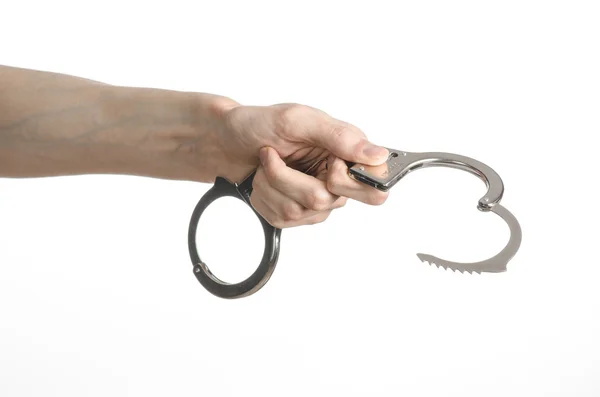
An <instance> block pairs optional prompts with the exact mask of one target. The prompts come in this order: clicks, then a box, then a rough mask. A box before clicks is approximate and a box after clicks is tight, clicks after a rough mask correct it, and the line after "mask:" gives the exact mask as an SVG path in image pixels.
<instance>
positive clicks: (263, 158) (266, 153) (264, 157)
mask: <svg viewBox="0 0 600 397" xmlns="http://www.w3.org/2000/svg"><path fill="white" fill-rule="evenodd" d="M268 156H269V149H268V148H267V147H264V148H261V149H260V151H259V152H258V158H259V159H260V163H261V164H262V165H263V166H264V165H265V163H266V162H267V157H268Z"/></svg>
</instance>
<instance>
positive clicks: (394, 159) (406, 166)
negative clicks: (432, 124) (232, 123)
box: [188, 148, 521, 299]
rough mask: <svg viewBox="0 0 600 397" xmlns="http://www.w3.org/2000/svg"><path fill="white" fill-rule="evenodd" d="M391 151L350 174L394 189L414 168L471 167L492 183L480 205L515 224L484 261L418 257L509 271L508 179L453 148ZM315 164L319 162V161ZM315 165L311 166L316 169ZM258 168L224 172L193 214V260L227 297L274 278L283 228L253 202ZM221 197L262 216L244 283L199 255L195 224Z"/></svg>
mask: <svg viewBox="0 0 600 397" xmlns="http://www.w3.org/2000/svg"><path fill="white" fill-rule="evenodd" d="M388 151H389V157H388V159H387V161H386V162H385V163H384V164H381V165H378V166H367V165H361V164H350V165H349V168H348V174H349V175H350V177H351V178H353V179H355V180H357V181H359V182H362V183H365V184H367V185H369V186H372V187H374V188H376V189H379V190H381V191H384V192H385V191H388V190H390V189H391V188H392V187H393V186H394V185H395V184H396V183H398V182H399V181H400V179H402V178H403V177H404V176H406V175H407V174H408V173H410V172H411V171H414V170H416V169H419V168H427V167H450V168H457V169H460V170H464V171H468V172H470V173H471V174H473V175H475V176H477V177H478V178H479V179H481V180H482V181H483V182H484V183H485V184H486V187H487V192H486V194H485V195H484V196H483V197H482V198H480V199H479V201H478V203H477V209H479V210H480V211H483V212H493V213H495V214H496V215H498V216H499V217H500V218H502V219H503V220H504V221H505V222H506V223H507V225H508V227H509V229H510V238H509V241H508V243H507V244H506V246H505V247H504V248H503V249H502V250H501V251H500V252H499V253H498V254H496V255H495V256H493V257H491V258H489V259H486V260H483V261H479V262H470V263H463V262H453V261H448V260H445V259H441V258H438V257H436V256H433V255H429V254H421V253H419V254H417V256H418V257H419V259H421V261H423V262H428V263H429V264H435V265H436V266H438V267H440V266H441V267H443V268H444V269H452V270H454V271H460V272H468V273H472V272H476V273H499V272H504V271H506V268H507V264H508V262H509V261H510V260H511V259H512V258H513V256H514V255H515V254H516V253H517V251H518V250H519V247H520V245H521V227H520V225H519V222H518V221H517V219H516V218H515V217H514V216H513V215H512V214H511V213H510V212H509V211H508V210H507V209H506V208H504V207H503V206H501V205H500V200H501V199H502V196H503V193H504V184H503V182H502V179H500V176H499V175H498V174H497V173H496V172H495V171H494V170H493V169H491V168H490V167H488V166H487V165H485V164H483V163H481V162H479V161H477V160H474V159H472V158H469V157H465V156H461V155H457V154H452V153H436V152H429V153H409V152H404V151H400V150H394V149H389V148H388ZM315 165H316V164H315ZM312 168H314V166H313V167H311V169H312ZM254 175H255V173H252V174H251V175H250V176H249V177H247V178H246V179H245V180H244V181H243V182H242V183H239V184H235V183H231V182H229V181H228V180H226V179H225V178H222V177H217V179H216V181H215V184H214V185H213V187H212V188H211V189H209V190H208V191H207V192H206V193H205V194H204V196H202V198H201V199H200V201H199V202H198V204H197V205H196V208H195V209H194V212H193V214H192V218H191V220H190V226H189V230H188V247H189V252H190V258H191V261H192V264H193V266H194V274H195V275H196V278H197V279H198V281H199V282H200V284H202V286H203V287H204V288H206V290H208V291H209V292H210V293H212V294H214V295H216V296H218V297H221V298H226V299H232V298H242V297H246V296H249V295H252V294H253V293H255V292H257V291H258V290H260V289H261V288H262V287H263V286H264V285H265V284H266V283H267V282H268V281H269V279H270V277H271V275H272V274H273V271H274V270H275V266H276V264H277V260H278V258H279V242H280V238H281V229H278V228H275V227H273V226H271V225H270V224H269V223H268V222H267V221H266V220H265V219H264V218H263V217H262V216H261V215H260V214H259V213H258V212H257V211H256V210H255V209H254V208H253V207H252V204H251V203H250V195H251V194H252V183H253V180H254ZM221 197H235V198H238V199H240V200H242V201H243V202H245V203H246V204H247V205H248V206H249V207H250V208H251V209H252V211H254V213H255V214H256V216H257V217H258V219H259V220H260V222H261V224H262V227H263V231H264V235H265V249H264V253H263V257H262V260H261V262H260V264H259V265H258V267H257V268H256V270H255V271H254V273H253V274H252V275H251V276H250V277H248V278H247V279H246V280H244V281H241V282H239V283H227V282H225V281H222V280H219V279H218V278H217V277H216V276H215V275H214V274H213V273H212V272H211V271H210V269H209V268H208V266H207V265H206V263H204V262H203V261H202V259H201V258H200V254H199V253H198V247H197V244H196V230H197V228H198V223H199V221H200V217H201V216H202V213H203V212H204V211H205V210H206V208H208V206H209V205H210V204H211V203H212V202H213V201H215V200H217V199H219V198H221Z"/></svg>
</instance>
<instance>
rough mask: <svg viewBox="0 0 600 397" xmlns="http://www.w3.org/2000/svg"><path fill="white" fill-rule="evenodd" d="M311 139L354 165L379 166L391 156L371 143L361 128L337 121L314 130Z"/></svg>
mask: <svg viewBox="0 0 600 397" xmlns="http://www.w3.org/2000/svg"><path fill="white" fill-rule="evenodd" d="M310 138H311V140H312V141H313V142H314V143H315V144H316V145H319V146H321V147H323V148H325V149H327V150H328V151H330V152H331V153H333V154H334V155H336V156H337V157H340V158H342V159H344V160H346V161H350V162H354V163H360V164H365V165H379V164H383V163H384V162H385V161H386V160H387V158H388V156H389V152H388V150H387V149H386V148H384V147H382V146H378V145H375V144H374V143H372V142H370V141H369V140H368V139H367V137H366V136H365V134H364V133H363V132H362V131H361V130H360V129H359V128H357V127H355V126H353V125H352V124H348V123H345V122H342V121H339V120H335V119H331V120H329V122H327V123H324V124H323V125H322V126H321V127H320V128H318V129H316V130H314V131H313V132H312V134H310Z"/></svg>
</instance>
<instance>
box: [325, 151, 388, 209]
mask: <svg viewBox="0 0 600 397" xmlns="http://www.w3.org/2000/svg"><path fill="white" fill-rule="evenodd" d="M327 189H329V191H330V192H332V193H333V194H335V195H338V196H344V197H348V198H351V199H353V200H357V201H360V202H363V203H365V204H370V205H381V204H383V203H385V201H386V200H387V197H388V193H387V192H382V191H381V190H378V189H375V188H374V187H371V186H369V185H366V184H364V183H361V182H358V181H356V180H354V179H352V178H351V177H350V176H349V175H348V166H347V165H346V163H345V162H344V161H343V160H342V159H340V158H335V157H333V156H330V159H329V161H328V175H327Z"/></svg>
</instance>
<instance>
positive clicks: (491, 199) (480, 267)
mask: <svg viewBox="0 0 600 397" xmlns="http://www.w3.org/2000/svg"><path fill="white" fill-rule="evenodd" d="M388 150H389V153H390V155H389V157H388V160H387V161H386V162H385V163H384V164H382V165H379V166H368V165H363V164H355V165H353V166H352V167H350V169H349V175H350V176H351V177H352V178H354V179H356V180H357V181H360V182H362V183H366V184H368V185H370V186H373V187H375V188H377V189H379V190H382V191H388V190H389V189H391V188H392V187H393V186H394V185H395V184H396V183H398V182H399V181H400V179H402V178H403V177H404V176H406V175H408V174H409V173H410V172H411V171H414V170H416V169H420V168H427V167H449V168H456V169H460V170H463V171H467V172H469V173H471V174H473V175H475V176H477V177H478V178H479V179H481V180H482V181H483V182H484V183H485V185H486V187H487V189H488V190H487V192H486V194H485V195H484V196H483V197H481V198H480V199H479V201H478V202H477V209H479V210H480V211H483V212H494V213H495V214H496V215H498V216H500V217H501V218H502V219H504V221H505V222H506V223H507V225H508V227H509V229H510V239H509V241H508V243H507V244H506V246H505V247H504V249H503V250H502V251H500V252H499V253H498V254H497V255H495V256H493V257H491V258H489V259H486V260H484V261H480V262H472V263H463V262H454V261H448V260H445V259H441V258H438V257H436V256H433V255H429V254H421V253H419V254H417V256H418V257H419V259H421V261H423V262H429V263H430V264H435V265H436V266H438V267H440V266H441V267H443V268H444V269H452V270H455V271H460V272H469V273H472V272H476V273H484V272H485V273H498V272H503V271H506V268H507V264H508V262H509V261H510V260H511V259H512V258H513V257H514V255H515V254H516V253H517V251H518V250H519V247H520V245H521V238H522V235H521V227H520V225H519V222H518V221H517V219H516V218H515V217H514V216H513V214H511V213H510V212H509V211H508V210H507V209H506V208H504V207H503V206H501V205H500V204H499V203H500V200H502V196H503V194H504V184H503V182H502V179H501V178H500V176H499V175H498V174H497V173H496V172H495V171H494V170H493V169H492V168H490V167H489V166H487V165H485V164H483V163H482V162H480V161H477V160H475V159H472V158H469V157H466V156H461V155H458V154H452V153H441V152H428V153H409V152H404V151H401V150H395V149H390V148H388Z"/></svg>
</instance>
